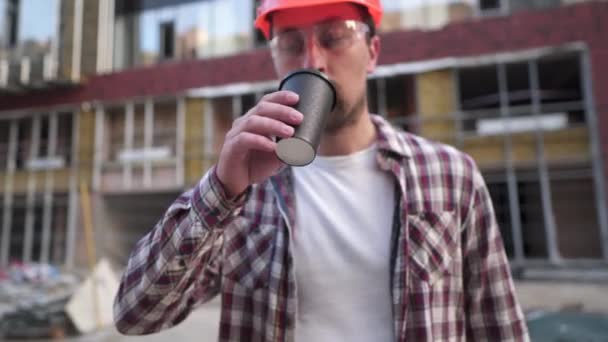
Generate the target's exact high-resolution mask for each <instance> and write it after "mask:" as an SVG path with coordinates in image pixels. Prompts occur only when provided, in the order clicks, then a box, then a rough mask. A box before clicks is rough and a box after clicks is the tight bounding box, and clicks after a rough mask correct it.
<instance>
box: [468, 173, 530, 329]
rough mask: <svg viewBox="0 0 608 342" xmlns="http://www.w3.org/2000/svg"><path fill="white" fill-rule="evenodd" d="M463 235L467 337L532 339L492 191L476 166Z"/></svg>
mask: <svg viewBox="0 0 608 342" xmlns="http://www.w3.org/2000/svg"><path fill="white" fill-rule="evenodd" d="M463 239H464V240H463V244H464V246H463V248H464V251H463V253H464V288H465V292H466V293H465V307H466V310H467V312H466V320H467V324H466V334H467V341H529V336H528V328H527V326H526V321H525V317H524V315H523V313H522V310H521V307H520V305H519V303H518V301H517V297H516V293H515V287H514V285H513V279H512V277H511V270H510V267H509V261H508V259H507V256H506V253H505V249H504V245H503V241H502V237H501V235H500V231H499V228H498V224H497V222H496V218H495V215H494V209H493V206H492V201H491V198H490V194H489V192H488V189H487V187H486V185H485V182H484V181H483V178H482V176H481V173H480V172H479V171H478V170H477V168H475V170H474V175H473V194H472V199H471V206H470V209H469V214H468V217H467V219H466V221H465V225H464V230H463Z"/></svg>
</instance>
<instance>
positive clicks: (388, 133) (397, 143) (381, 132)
mask: <svg viewBox="0 0 608 342" xmlns="http://www.w3.org/2000/svg"><path fill="white" fill-rule="evenodd" d="M370 116H371V120H372V123H373V124H374V126H376V132H377V133H378V134H377V135H376V143H377V144H378V151H380V152H389V153H388V154H389V155H390V154H393V155H398V156H401V157H405V158H410V157H411V156H412V148H411V146H410V145H409V143H408V141H407V139H404V138H403V136H402V135H401V134H400V133H402V132H400V131H398V130H397V129H396V128H395V127H393V126H392V125H391V124H390V123H389V122H388V121H386V119H385V118H383V117H381V116H379V115H375V114H370Z"/></svg>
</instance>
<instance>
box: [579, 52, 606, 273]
mask: <svg viewBox="0 0 608 342" xmlns="http://www.w3.org/2000/svg"><path fill="white" fill-rule="evenodd" d="M579 61H580V67H581V73H580V74H581V80H580V81H581V87H582V89H583V94H584V101H585V106H586V107H587V108H586V110H585V115H586V116H585V119H586V121H587V125H588V127H589V129H588V131H589V139H590V145H591V146H590V149H591V151H590V152H591V163H592V168H593V175H594V177H593V179H594V183H595V201H596V203H597V208H598V210H597V214H598V223H599V225H600V236H601V239H602V243H601V245H602V252H603V256H604V260H605V261H607V262H608V213H607V212H606V211H608V203H607V201H606V191H607V189H606V180H605V177H604V176H605V175H604V171H603V167H604V160H603V158H602V152H601V148H600V137H599V134H598V129H599V128H598V127H599V125H598V121H597V111H596V106H595V100H594V98H593V86H592V81H591V77H592V75H593V73H592V71H591V61H590V58H589V51H584V52H582V53H581V54H580V55H579Z"/></svg>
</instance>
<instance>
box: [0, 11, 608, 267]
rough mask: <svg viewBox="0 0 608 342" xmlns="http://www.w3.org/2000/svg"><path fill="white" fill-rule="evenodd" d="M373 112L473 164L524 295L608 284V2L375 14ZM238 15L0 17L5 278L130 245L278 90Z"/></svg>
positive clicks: (117, 254) (256, 38) (248, 25)
mask: <svg viewBox="0 0 608 342" xmlns="http://www.w3.org/2000/svg"><path fill="white" fill-rule="evenodd" d="M384 6H385V18H384V21H383V25H382V27H380V28H379V31H380V34H381V37H382V51H381V56H380V61H379V66H378V68H377V70H376V71H375V72H374V73H373V74H372V75H370V78H369V82H368V92H369V99H370V103H369V105H370V109H371V111H372V112H375V113H378V114H381V115H383V116H385V117H387V118H389V119H390V120H391V121H392V122H394V123H395V124H396V125H399V126H401V127H403V128H404V129H405V130H408V131H411V132H414V133H416V134H419V135H422V136H425V137H428V138H431V139H434V140H439V141H442V142H445V143H448V144H451V145H453V146H455V147H457V148H459V149H461V150H463V151H464V152H466V153H469V154H470V155H471V156H473V157H474V159H475V160H476V162H477V163H478V165H479V167H480V168H481V170H482V172H483V173H484V175H485V177H486V181H487V183H488V187H489V189H490V192H491V196H492V198H493V200H494V205H495V210H496V214H497V217H498V220H499V222H500V225H501V230H502V233H503V238H504V241H505V245H506V249H507V252H508V255H509V257H510V258H511V261H512V264H513V268H514V270H516V271H517V273H516V274H517V275H518V276H520V277H524V278H525V277H533V276H539V275H542V276H546V277H549V278H551V277H560V276H562V275H563V274H564V273H567V272H570V273H569V274H572V272H574V271H575V272H576V273H575V274H576V276H579V275H581V274H582V275H584V274H585V273H586V272H588V271H589V272H596V271H597V270H608V267H607V266H608V218H607V209H608V207H607V203H606V191H607V190H608V188H607V186H606V181H605V175H606V172H607V171H608V164H607V160H608V155H607V154H608V39H606V32H608V2H606V1H575V0H493V1H486V0H453V1H448V0H436V1H431V0H415V1H413V0H391V1H384ZM255 7H256V4H255V2H254V1H248V0H205V1H203V0H199V1H196V0H139V1H135V0H86V1H85V0H45V1H39V0H0V232H1V233H0V264H2V265H6V264H7V263H9V262H10V261H13V260H20V261H40V262H50V263H54V264H58V265H64V266H66V267H78V266H79V265H82V264H83V263H84V262H85V260H86V258H85V255H86V254H85V252H86V251H85V250H84V249H85V246H86V244H84V243H82V241H83V236H84V235H83V229H82V215H81V213H82V210H81V202H80V201H79V196H80V190H79V189H80V188H81V185H82V184H84V186H85V187H86V188H89V189H92V195H93V203H94V206H93V208H94V211H93V212H94V222H95V233H96V241H97V243H98V246H99V248H98V254H103V255H105V256H107V257H110V258H112V259H113V260H114V261H116V262H118V263H124V262H125V261H126V258H127V256H128V253H129V251H130V249H131V247H132V246H133V244H134V242H135V241H136V240H137V239H138V238H139V237H141V236H142V235H143V234H145V233H146V232H147V231H148V230H149V229H150V228H151V227H152V226H153V225H154V223H155V222H156V221H157V220H158V219H159V218H160V217H161V215H162V213H163V211H164V209H165V208H166V207H167V206H168V204H170V203H171V202H172V200H173V199H174V198H175V197H176V196H177V195H178V194H179V193H180V192H182V191H184V190H185V189H187V188H189V187H191V186H193V185H194V184H196V183H197V182H198V181H199V179H200V178H201V176H202V175H203V174H204V172H205V171H206V170H207V169H208V168H209V167H210V166H212V165H213V163H214V162H215V160H216V158H217V155H218V152H219V150H220V147H221V145H222V140H223V137H224V134H225V133H226V132H227V130H228V129H229V128H230V125H231V122H232V120H233V119H234V118H235V117H238V116H239V115H241V114H243V113H245V112H246V111H247V109H248V108H250V107H252V106H253V105H254V104H255V103H256V101H257V100H258V99H259V98H260V97H261V96H263V95H264V94H265V93H267V92H271V91H273V90H275V89H276V87H277V85H278V82H277V80H276V79H275V75H274V71H273V66H272V61H271V58H270V54H269V51H268V49H267V47H266V43H265V42H264V40H263V38H262V37H261V36H260V34H259V33H257V32H256V31H255V30H254V29H253V24H252V23H253V18H254V15H255Z"/></svg>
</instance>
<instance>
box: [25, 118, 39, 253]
mask: <svg viewBox="0 0 608 342" xmlns="http://www.w3.org/2000/svg"><path fill="white" fill-rule="evenodd" d="M40 119H41V118H40V115H36V116H34V117H33V118H32V120H33V121H32V132H31V133H32V136H31V138H32V140H31V141H32V142H31V145H30V153H29V160H32V159H34V158H36V156H37V155H38V152H39V150H40V149H39V147H40ZM35 203H36V173H35V172H34V171H33V170H30V171H29V172H28V180H27V197H26V209H25V235H24V239H23V240H24V241H23V257H22V259H23V261H24V262H30V261H32V247H33V239H34V223H35V220H36V217H35V215H34V206H35Z"/></svg>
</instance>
